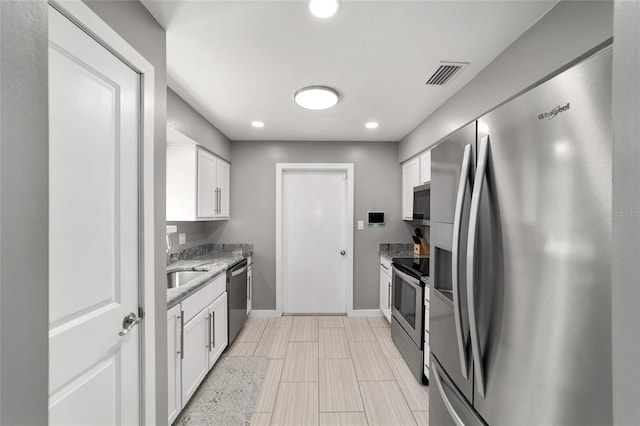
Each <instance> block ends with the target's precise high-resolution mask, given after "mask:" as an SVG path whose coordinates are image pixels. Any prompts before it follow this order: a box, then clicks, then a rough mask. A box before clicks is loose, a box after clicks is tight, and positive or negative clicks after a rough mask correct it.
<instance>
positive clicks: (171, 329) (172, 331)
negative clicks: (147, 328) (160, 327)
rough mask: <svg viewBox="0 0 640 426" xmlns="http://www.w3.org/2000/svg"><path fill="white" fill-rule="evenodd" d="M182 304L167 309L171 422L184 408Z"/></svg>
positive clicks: (168, 404)
mask: <svg viewBox="0 0 640 426" xmlns="http://www.w3.org/2000/svg"><path fill="white" fill-rule="evenodd" d="M180 313H181V311H180V305H179V304H178V305H176V306H174V307H173V308H171V309H169V311H167V364H168V369H167V380H168V385H169V386H168V388H169V389H168V395H167V396H168V398H167V408H168V416H169V424H171V423H173V421H174V420H175V419H176V417H178V414H180V410H181V409H182V389H181V383H182V382H181V376H182V369H181V359H180V354H181V348H180V333H182V328H181V326H180V317H181V315H180Z"/></svg>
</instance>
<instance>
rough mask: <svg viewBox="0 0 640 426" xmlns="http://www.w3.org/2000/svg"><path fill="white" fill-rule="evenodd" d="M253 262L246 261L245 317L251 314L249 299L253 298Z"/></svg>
mask: <svg viewBox="0 0 640 426" xmlns="http://www.w3.org/2000/svg"><path fill="white" fill-rule="evenodd" d="M252 270H253V260H252V259H251V257H249V260H247V315H249V314H250V313H251V299H252V297H253V287H252V285H253V281H252V280H253V272H252Z"/></svg>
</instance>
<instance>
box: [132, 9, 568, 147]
mask: <svg viewBox="0 0 640 426" xmlns="http://www.w3.org/2000/svg"><path fill="white" fill-rule="evenodd" d="M142 1H143V4H144V5H145V6H146V8H147V9H148V10H149V11H150V12H151V13H152V14H153V15H154V16H155V17H156V19H157V20H158V22H160V24H161V25H162V26H163V27H164V28H165V29H166V30H167V63H168V64H167V65H168V73H169V86H170V87H171V88H172V89H173V90H174V91H176V92H177V93H178V94H179V95H180V96H181V97H182V98H184V99H185V100H186V101H187V102H188V103H189V104H191V105H192V106H193V107H194V108H195V109H196V110H197V111H198V112H200V113H201V114H202V115H203V116H204V117H205V118H207V119H208V120H209V121H210V122H211V123H213V124H214V125H215V126H216V127H217V128H218V129H220V130H221V131H222V132H223V133H224V134H225V135H227V136H228V137H229V138H230V139H231V140H345V141H346V140H372V141H373V140H387V141H389V140H391V141H397V140H400V139H401V138H402V137H404V136H405V135H406V134H407V133H409V132H410V131H411V130H412V129H414V128H415V127H416V126H417V125H418V124H419V123H420V122H421V121H422V120H423V119H424V118H425V117H427V116H428V115H429V114H430V113H431V112H433V111H434V110H435V109H437V108H438V106H440V105H441V104H442V103H443V102H444V101H445V100H446V99H447V98H449V97H450V96H451V95H452V94H454V93H455V92H456V91H457V90H459V89H460V88H461V87H462V86H464V85H465V84H466V83H467V82H469V80H471V79H472V78H473V77H474V76H475V75H476V74H477V73H478V72H479V71H481V70H482V69H483V68H484V67H485V66H486V65H488V64H489V63H490V62H491V61H492V60H493V59H494V58H495V57H496V56H497V55H498V54H500V52H502V51H503V50H504V49H505V48H506V47H507V46H508V45H509V44H511V43H512V42H513V41H514V40H516V39H517V38H518V37H519V36H520V35H521V34H522V33H523V32H524V31H525V30H526V29H527V28H529V27H530V26H531V25H532V24H533V23H534V22H535V21H536V20H538V19H539V18H540V17H541V16H543V15H544V14H545V13H546V12H547V11H549V10H550V9H551V8H552V7H553V6H554V5H555V4H556V3H557V0H547V1H397V0H396V1H349V0H343V2H342V6H341V9H340V11H339V12H338V14H337V15H336V16H334V17H332V18H329V19H325V20H322V19H318V18H315V17H313V16H312V15H311V14H310V13H309V12H308V9H307V3H306V2H305V1H302V0H296V1H265V0H262V1H238V0H236V1H171V0H170V1H159V0H142ZM440 61H453V62H469V63H470V65H469V66H467V67H466V68H465V69H463V70H462V71H461V72H460V73H459V75H458V76H456V77H455V78H454V79H453V80H451V82H450V83H449V84H447V85H446V86H444V87H429V86H425V84H424V83H425V81H426V78H427V76H428V75H429V74H430V73H431V72H432V71H433V70H434V69H435V68H436V67H437V66H438V64H439V62H440ZM309 85H326V86H331V87H334V88H335V89H337V90H338V92H339V93H340V97H341V99H340V102H339V103H338V105H337V106H336V107H334V108H332V109H329V110H325V111H308V110H304V109H302V108H300V107H298V106H297V105H296V104H295V103H294V101H293V94H294V92H295V91H296V90H298V89H300V88H301V87H304V86H309ZM254 120H260V121H264V122H265V127H264V128H262V129H256V128H253V127H251V125H250V123H251V121H254ZM370 120H375V121H378V122H379V123H380V127H379V128H378V129H376V130H369V129H365V127H364V123H365V122H367V121H370Z"/></svg>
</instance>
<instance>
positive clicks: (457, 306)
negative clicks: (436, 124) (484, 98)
mask: <svg viewBox="0 0 640 426" xmlns="http://www.w3.org/2000/svg"><path fill="white" fill-rule="evenodd" d="M470 167H471V145H470V144H469V145H466V146H465V147H464V155H463V157H462V169H461V170H460V180H459V181H458V194H457V197H456V211H455V214H454V217H453V238H452V247H451V284H452V290H453V291H452V293H453V318H454V320H455V326H456V339H457V342H458V355H459V357H460V367H461V369H462V377H464V378H465V379H467V378H468V377H469V362H468V361H467V336H465V334H464V330H463V329H462V317H461V314H460V311H461V310H462V300H461V299H462V298H461V297H460V277H459V274H458V268H459V267H460V236H461V235H460V234H461V232H462V213H463V209H464V198H465V195H466V193H467V183H468V181H469V169H470Z"/></svg>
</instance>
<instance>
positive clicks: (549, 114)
mask: <svg viewBox="0 0 640 426" xmlns="http://www.w3.org/2000/svg"><path fill="white" fill-rule="evenodd" d="M567 110H569V102H567V104H566V105H564V106H562V105H558V106H557V107H555V108H554V109H552V110H551V111H547V112H543V113H542V114H538V120H544V119H545V118H546V119H547V120H552V119H554V118H556V115H558V114H560V113H561V112H565V111H567Z"/></svg>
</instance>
